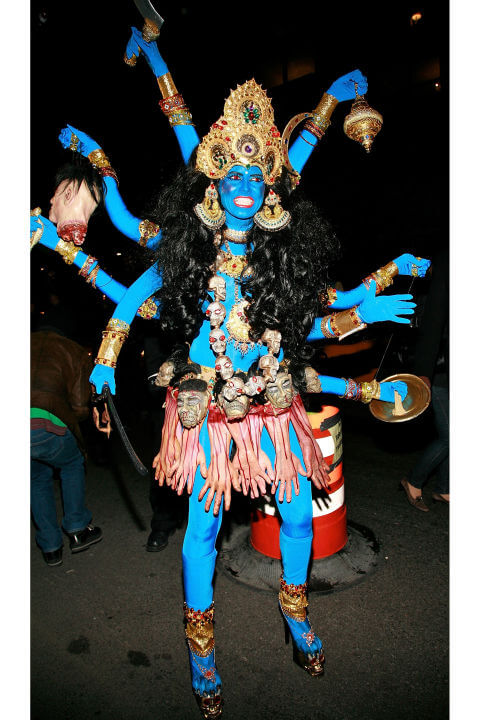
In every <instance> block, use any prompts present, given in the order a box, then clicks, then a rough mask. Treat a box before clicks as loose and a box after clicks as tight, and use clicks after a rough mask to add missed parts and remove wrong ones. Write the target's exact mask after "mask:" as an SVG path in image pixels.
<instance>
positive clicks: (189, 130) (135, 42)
mask: <svg viewBox="0 0 480 720" xmlns="http://www.w3.org/2000/svg"><path fill="white" fill-rule="evenodd" d="M131 30H132V35H131V37H130V40H129V41H128V43H127V49H126V52H125V54H126V56H127V58H129V59H130V58H131V57H132V55H139V54H140V52H141V53H142V54H143V55H144V56H145V59H146V61H147V64H148V66H149V68H150V70H151V71H152V72H153V74H154V75H155V77H156V78H157V80H158V79H159V78H162V77H163V76H165V75H167V74H168V67H167V65H166V63H165V60H164V59H163V58H162V56H161V55H160V52H159V50H158V47H157V43H156V42H155V41H151V42H146V41H145V40H144V39H143V37H142V33H141V32H140V31H139V30H138V29H137V28H135V27H132V28H131ZM169 84H170V85H173V83H172V82H171V80H170V83H169ZM159 85H160V87H162V84H161V81H160V82H159ZM173 88H174V90H175V92H176V88H175V86H174V85H173ZM173 131H174V133H175V136H176V138H177V141H178V144H179V146H180V151H181V153H182V157H183V161H184V163H185V164H187V163H188V161H189V160H190V157H191V155H192V152H193V151H194V150H195V149H196V148H197V146H198V145H199V143H200V139H199V137H198V135H197V131H196V130H195V127H194V126H193V125H190V124H180V125H177V124H175V125H173Z"/></svg>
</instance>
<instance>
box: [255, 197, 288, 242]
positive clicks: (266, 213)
mask: <svg viewBox="0 0 480 720" xmlns="http://www.w3.org/2000/svg"><path fill="white" fill-rule="evenodd" d="M291 219H292V216H291V215H290V213H289V212H288V210H284V209H283V208H282V206H281V205H280V196H279V195H277V193H275V192H273V190H270V192H269V193H268V195H267V197H266V198H265V202H264V204H263V207H262V209H261V210H259V212H257V213H256V214H255V215H254V216H253V221H254V223H255V225H258V227H260V228H262V230H270V232H277V231H278V230H282V228H284V227H286V226H287V225H288V223H289V222H290V220H291Z"/></svg>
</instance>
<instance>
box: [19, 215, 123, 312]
mask: <svg viewBox="0 0 480 720" xmlns="http://www.w3.org/2000/svg"><path fill="white" fill-rule="evenodd" d="M42 224H43V233H42V237H41V238H40V240H39V245H43V246H44V247H47V248H49V249H50V250H55V251H56V252H58V253H59V254H60V255H62V257H63V252H62V251H61V246H62V243H61V242H60V240H61V238H59V237H58V235H57V228H56V227H55V225H54V224H53V223H52V222H50V220H47V218H45V217H42V215H39V216H38V217H31V218H30V230H31V232H34V231H35V230H38V229H39V228H40V227H41V225H42ZM59 243H60V245H59ZM88 260H90V264H89V265H88V272H87V270H85V275H84V277H85V279H86V281H87V282H89V277H94V278H95V280H94V282H92V286H93V287H96V288H97V290H100V292H102V293H103V294H104V295H106V296H107V297H108V298H110V300H113V302H114V303H119V302H120V301H121V299H122V298H123V296H124V295H125V291H126V287H125V285H122V284H121V283H119V282H117V281H116V280H114V279H113V278H112V277H111V276H110V275H107V273H106V272H104V271H103V270H102V269H101V268H100V266H99V264H98V261H97V260H96V259H95V258H91V256H89V255H87V254H86V253H84V252H82V251H81V250H78V251H77V254H76V255H75V258H74V260H73V265H76V266H77V267H78V268H80V269H81V268H83V267H84V266H85V263H86V262H87V261H88ZM92 260H93V262H92ZM95 269H96V272H95Z"/></svg>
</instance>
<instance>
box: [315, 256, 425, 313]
mask: <svg viewBox="0 0 480 720" xmlns="http://www.w3.org/2000/svg"><path fill="white" fill-rule="evenodd" d="M430 265H431V262H430V260H426V259H425V258H420V257H415V256H414V255H411V254H410V253H403V255H400V256H399V257H397V258H395V260H392V262H389V263H388V264H387V265H384V266H383V267H381V268H379V269H378V270H376V272H374V273H372V274H371V275H368V276H367V277H366V278H364V280H362V282H361V284H360V285H358V287H356V288H353V290H346V291H342V290H336V289H335V288H329V289H328V306H329V307H330V308H332V309H333V310H345V309H347V308H352V307H353V306H354V305H359V304H360V303H362V302H363V301H364V300H365V298H366V296H367V291H368V289H369V287H370V284H371V281H372V280H373V281H374V282H375V286H376V290H375V292H376V294H377V295H378V294H379V293H381V292H382V291H383V290H385V288H387V287H389V286H390V285H392V283H393V279H394V277H396V276H397V275H406V276H408V277H425V275H426V273H427V270H428V268H429V267H430Z"/></svg>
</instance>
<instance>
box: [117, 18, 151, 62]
mask: <svg viewBox="0 0 480 720" xmlns="http://www.w3.org/2000/svg"><path fill="white" fill-rule="evenodd" d="M159 35H160V28H159V27H158V25H156V24H155V23H154V22H152V20H149V19H148V18H145V22H144V24H143V28H142V38H143V39H144V40H145V42H147V43H149V42H152V41H154V40H156V39H157V38H158V36H159ZM140 53H141V49H140V48H138V55H140ZM138 55H135V54H133V55H132V57H131V58H127V53H125V55H124V56H123V59H124V61H125V63H126V65H128V66H129V67H135V65H136V64H137V60H138Z"/></svg>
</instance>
